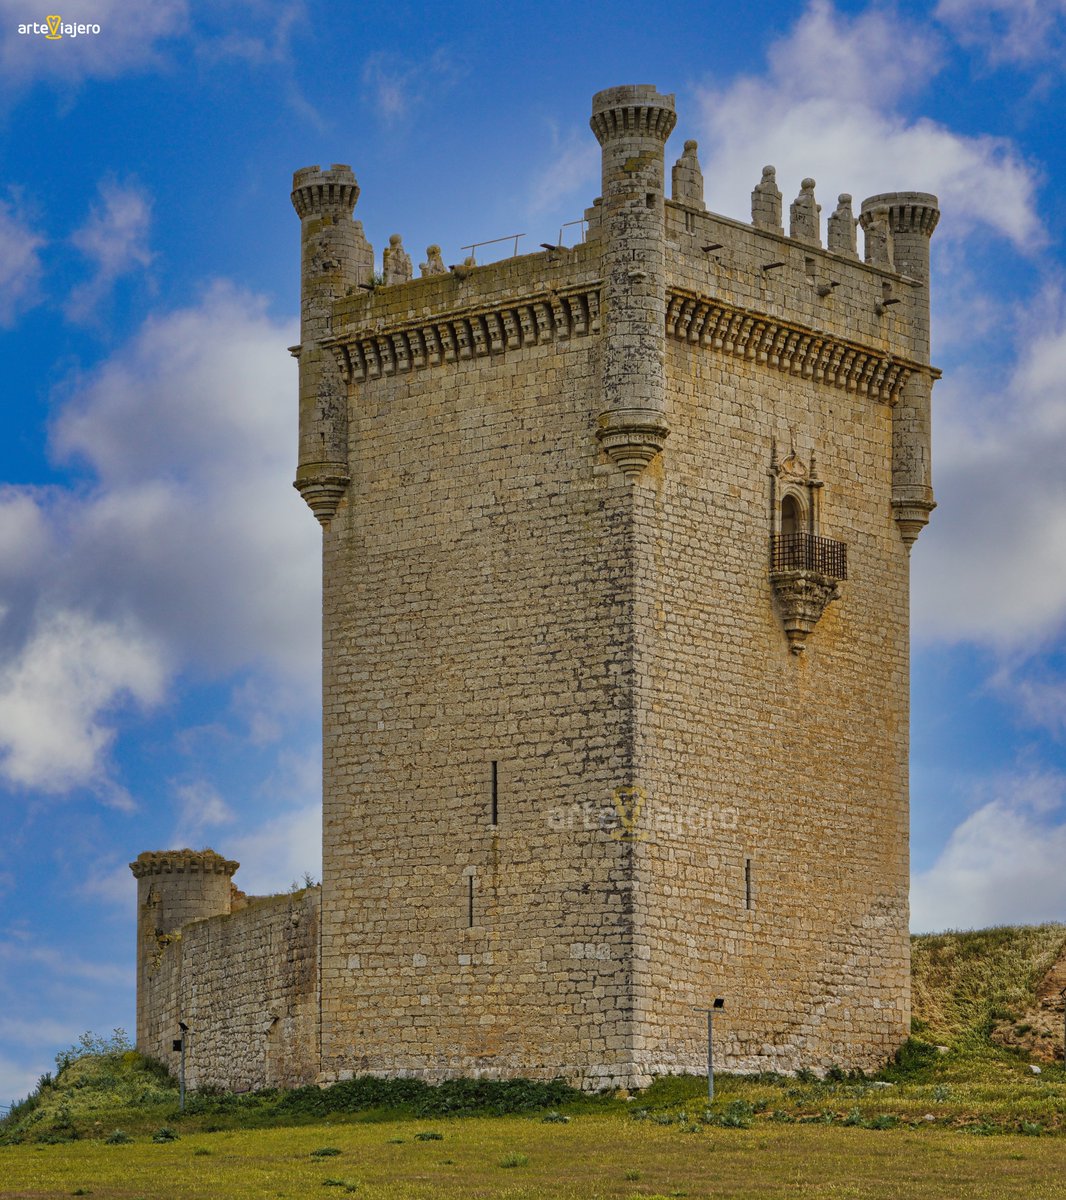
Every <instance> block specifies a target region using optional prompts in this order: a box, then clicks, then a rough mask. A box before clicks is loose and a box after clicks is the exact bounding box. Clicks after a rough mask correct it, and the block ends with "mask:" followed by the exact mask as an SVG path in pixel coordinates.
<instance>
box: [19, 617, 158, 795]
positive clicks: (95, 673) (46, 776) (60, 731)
mask: <svg viewBox="0 0 1066 1200" xmlns="http://www.w3.org/2000/svg"><path fill="white" fill-rule="evenodd" d="M164 676H165V667H164V664H163V658H162V654H161V651H160V648H159V646H158V645H157V644H156V643H154V642H153V640H152V639H150V638H148V637H146V636H145V635H144V633H143V632H142V631H141V630H139V629H137V628H136V627H134V626H132V625H126V626H125V627H123V626H120V625H118V624H114V623H111V622H101V621H95V620H93V619H91V618H90V617H87V616H86V615H84V614H81V613H77V612H58V613H54V614H52V615H50V616H48V617H46V618H44V619H43V620H41V621H40V622H39V624H38V625H37V626H36V627H35V628H34V630H33V632H32V634H31V636H30V637H29V639H28V640H27V641H26V642H25V644H24V645H23V646H22V647H21V648H20V650H19V651H18V653H17V654H16V655H15V656H14V657H13V658H12V659H11V660H10V661H8V662H7V663H5V664H4V665H3V666H2V667H0V774H2V775H3V777H4V778H5V779H7V780H8V782H10V783H14V784H18V785H22V786H32V787H34V788H37V789H40V790H43V791H51V792H60V791H65V790H66V789H68V788H70V787H73V786H74V785H75V784H78V783H99V782H100V773H101V771H102V770H103V762H104V757H105V754H106V751H107V748H108V746H109V745H110V743H111V741H112V738H113V736H114V731H113V729H112V728H110V727H109V726H108V725H107V724H105V719H106V717H107V716H108V715H110V714H112V713H113V710H114V709H115V708H116V706H118V705H120V704H121V703H122V702H123V701H126V700H131V701H134V702H136V703H138V704H141V705H146V704H152V703H155V702H157V701H158V700H159V698H160V696H161V694H162V691H163V681H164Z"/></svg>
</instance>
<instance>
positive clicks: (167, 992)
mask: <svg viewBox="0 0 1066 1200" xmlns="http://www.w3.org/2000/svg"><path fill="white" fill-rule="evenodd" d="M319 901H320V889H318V888H308V889H306V890H305V891H303V892H297V893H293V894H291V895H289V894H284V895H279V896H266V897H253V898H251V899H250V900H249V901H248V902H247V904H246V905H245V906H244V907H242V908H239V909H237V910H236V911H234V912H231V913H224V914H220V915H218V916H214V917H208V918H205V919H202V920H198V921H193V922H192V923H190V924H187V925H185V926H183V927H182V928H181V929H180V930H176V931H174V932H173V933H170V934H167V935H164V936H163V937H162V938H154V937H152V936H150V935H149V936H148V937H145V938H143V939H142V940H143V943H144V945H145V952H146V953H147V954H148V959H147V961H146V963H145V976H146V978H147V984H148V986H149V987H150V989H151V996H152V1000H153V1002H152V1005H151V1009H150V1013H149V1014H148V1016H147V1020H146V1022H145V1024H144V1026H143V1027H142V1026H141V1025H139V1026H138V1031H137V1045H138V1048H139V1049H140V1050H141V1051H142V1052H143V1053H146V1054H151V1055H153V1056H154V1057H156V1058H159V1059H162V1061H164V1062H166V1063H167V1064H168V1066H170V1068H171V1069H172V1070H173V1071H174V1072H175V1073H177V1070H178V1066H179V1063H180V1057H181V1056H180V1054H179V1053H178V1052H177V1051H175V1050H174V1049H173V1041H174V1039H176V1038H179V1037H180V1036H181V1031H180V1028H179V1025H178V1022H179V1021H184V1022H185V1024H186V1025H188V1026H189V1033H188V1034H187V1054H186V1075H187V1081H188V1085H189V1086H190V1087H205V1086H215V1087H222V1088H226V1089H227V1090H230V1091H248V1090H250V1089H253V1088H261V1087H296V1086H299V1085H301V1084H306V1083H313V1082H314V1079H315V1076H316V1074H317V1069H318V925H319V910H320V903H319ZM142 986H143V985H142Z"/></svg>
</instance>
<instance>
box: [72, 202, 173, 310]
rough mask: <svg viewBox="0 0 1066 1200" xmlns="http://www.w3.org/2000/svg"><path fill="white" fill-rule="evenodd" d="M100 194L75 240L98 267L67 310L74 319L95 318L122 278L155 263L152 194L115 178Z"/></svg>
mask: <svg viewBox="0 0 1066 1200" xmlns="http://www.w3.org/2000/svg"><path fill="white" fill-rule="evenodd" d="M98 191H99V202H98V203H97V204H95V205H93V207H92V209H91V211H90V213H89V217H88V219H87V220H86V222H85V224H84V225H82V226H81V228H80V229H77V230H75V231H74V233H73V235H72V236H71V241H72V242H73V244H74V245H75V246H76V247H77V249H78V250H80V251H81V253H82V254H83V255H84V256H85V257H86V258H87V259H88V260H89V262H90V264H91V265H92V268H93V274H92V277H91V278H90V279H89V280H88V281H87V282H85V283H83V284H81V285H80V286H79V287H76V288H74V289H73V291H72V292H71V293H70V296H69V297H68V299H67V303H66V305H65V306H64V311H65V313H66V315H67V318H68V319H69V320H72V321H86V320H91V319H92V318H93V316H94V315H95V314H96V310H97V308H98V307H99V306H100V304H101V303H102V302H103V301H104V300H105V299H106V297H107V296H108V294H109V293H110V291H111V288H112V287H113V286H114V284H115V282H116V280H118V279H119V278H120V277H121V276H123V275H126V274H128V273H129V272H131V271H134V270H137V269H142V270H143V269H146V268H147V267H149V266H150V265H151V262H152V252H151V250H150V248H149V245H148V232H149V228H150V226H151V221H152V201H151V197H150V196H149V195H148V193H147V192H146V191H145V190H144V189H143V188H142V187H140V186H139V185H138V184H137V183H135V182H133V181H132V180H127V181H126V182H125V183H119V182H118V181H117V180H114V179H105V180H102V181H101V183H100V185H99V188H98Z"/></svg>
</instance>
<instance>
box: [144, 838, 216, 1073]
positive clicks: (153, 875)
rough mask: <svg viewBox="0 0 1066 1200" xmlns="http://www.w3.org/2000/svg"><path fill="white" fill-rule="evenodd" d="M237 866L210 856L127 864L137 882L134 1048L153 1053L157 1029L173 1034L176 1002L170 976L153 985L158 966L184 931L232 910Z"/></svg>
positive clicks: (186, 853)
mask: <svg viewBox="0 0 1066 1200" xmlns="http://www.w3.org/2000/svg"><path fill="white" fill-rule="evenodd" d="M239 865H240V864H239V863H236V862H234V861H233V860H232V859H229V858H223V857H222V855H221V854H216V853H215V852H214V850H147V851H145V852H144V853H143V854H138V855H137V858H136V860H135V861H134V862H131V863H130V870H131V871H132V872H133V874H134V876H135V877H136V879H137V1045H138V1046H140V1047H142V1048H145V1047H148V1048H152V1047H156V1046H158V1045H159V1044H160V1038H161V1034H160V1030H161V1029H176V1027H177V1022H178V1020H179V1019H180V1016H181V1014H180V1013H179V1012H178V1011H177V1005H178V1003H179V1001H178V997H177V996H175V995H173V994H172V991H171V990H170V986H169V985H170V979H171V977H170V975H169V974H167V973H166V972H162V973H159V974H158V979H157V972H158V968H159V965H160V963H161V961H162V958H163V955H164V953H165V951H166V949H167V947H168V946H170V945H171V944H172V943H173V942H174V941H175V940H176V939H179V938H180V936H181V933H180V931H181V929H182V928H183V927H184V926H185V925H188V924H189V923H190V922H191V921H202V920H205V919H206V918H207V917H217V916H221V915H222V914H224V913H228V912H229V911H230V910H231V908H232V899H233V885H232V883H231V878H232V876H233V873H234V871H236V870H237V867H238V866H239ZM147 1052H151V1053H155V1050H154V1049H149V1050H148V1051H147Z"/></svg>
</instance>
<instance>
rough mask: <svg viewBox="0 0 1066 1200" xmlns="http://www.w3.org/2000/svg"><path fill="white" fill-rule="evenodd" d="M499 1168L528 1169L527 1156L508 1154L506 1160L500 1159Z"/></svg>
mask: <svg viewBox="0 0 1066 1200" xmlns="http://www.w3.org/2000/svg"><path fill="white" fill-rule="evenodd" d="M500 1166H501V1167H528V1166H529V1155H528V1154H508V1155H507V1157H506V1158H501V1159H500Z"/></svg>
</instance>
